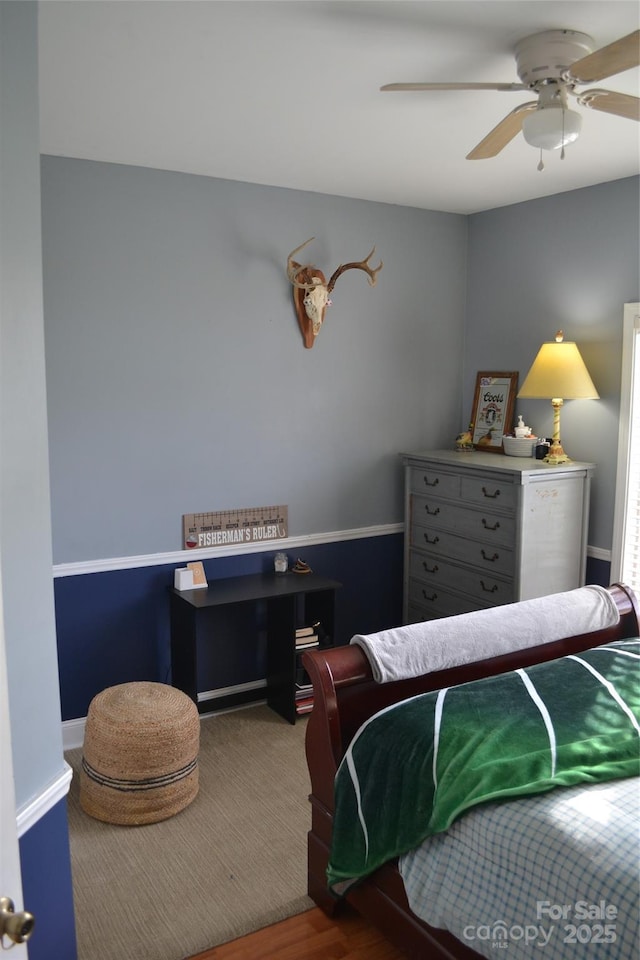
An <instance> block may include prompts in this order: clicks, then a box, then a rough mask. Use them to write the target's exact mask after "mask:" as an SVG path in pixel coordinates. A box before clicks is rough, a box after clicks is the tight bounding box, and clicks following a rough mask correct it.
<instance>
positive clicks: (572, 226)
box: [464, 156, 640, 550]
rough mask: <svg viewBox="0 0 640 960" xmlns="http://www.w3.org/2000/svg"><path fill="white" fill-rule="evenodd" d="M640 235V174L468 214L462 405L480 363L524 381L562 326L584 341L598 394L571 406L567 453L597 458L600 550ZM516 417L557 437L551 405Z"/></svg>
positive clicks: (563, 420) (639, 289) (522, 408)
mask: <svg viewBox="0 0 640 960" xmlns="http://www.w3.org/2000/svg"><path fill="white" fill-rule="evenodd" d="M564 162H565V163H570V162H571V161H570V157H569V156H567V159H566V160H565V161H564ZM537 175H538V174H537V173H536V172H535V171H533V173H532V176H537ZM542 176H544V174H542ZM639 234H640V178H638V177H632V178H630V179H625V180H616V181H613V182H611V183H603V184H600V185H599V186H596V187H589V188H586V189H582V190H573V191H571V192H569V193H561V194H556V196H552V197H546V198H544V199H541V200H533V201H529V202H527V203H520V204H515V205H513V206H509V207H502V208H500V209H498V210H491V211H489V212H487V213H482V214H475V215H473V216H471V217H470V218H469V286H468V294H469V300H468V307H467V322H466V350H465V375H464V406H465V409H468V410H469V411H470V410H471V404H472V401H473V394H472V390H473V383H474V380H475V373H476V371H477V370H517V371H519V374H520V383H522V381H523V380H524V378H525V376H526V374H527V373H528V371H529V368H530V366H531V364H532V362H533V360H534V358H535V356H536V353H537V352H538V349H539V348H540V345H541V344H542V343H543V342H544V341H545V340H553V338H554V336H555V333H556V331H557V330H559V329H561V330H563V331H564V335H565V340H575V341H576V343H577V344H578V347H579V349H580V352H581V354H582V357H583V359H584V361H585V364H586V365H587V368H588V370H589V372H590V373H591V376H592V379H593V381H594V383H595V385H596V388H597V390H598V393H599V394H600V398H601V399H600V400H573V401H567V402H566V403H565V404H564V406H563V408H562V412H561V417H560V428H561V435H562V441H563V443H564V445H565V450H566V452H567V453H568V454H569V456H570V457H572V458H573V459H574V460H586V461H590V462H593V463H595V464H596V471H595V474H594V480H593V484H592V504H591V522H590V528H589V544H590V545H591V546H592V547H598V548H601V549H603V550H610V549H611V540H612V530H613V507H614V498H615V483H616V466H617V450H618V422H619V413H620V364H621V359H622V317H623V310H624V307H623V305H624V303H628V302H635V301H638V300H640V296H639V294H640V278H639V271H640V243H639ZM517 413H522V414H523V416H524V418H525V422H526V423H528V424H530V425H531V426H532V427H533V429H534V430H535V431H536V432H537V433H538V434H540V435H541V436H551V434H552V432H553V411H552V408H551V403H550V402H549V401H546V400H526V401H524V400H523V401H518V402H517Z"/></svg>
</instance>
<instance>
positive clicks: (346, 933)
mask: <svg viewBox="0 0 640 960" xmlns="http://www.w3.org/2000/svg"><path fill="white" fill-rule="evenodd" d="M403 956H404V955H403V954H402V953H400V952H399V950H397V949H396V948H395V947H394V946H393V945H392V944H390V943H389V941H388V940H385V939H384V937H383V936H382V934H380V933H378V931H377V930H376V929H375V928H374V927H371V926H369V924H368V923H366V922H365V921H364V920H362V918H361V917H360V916H358V914H357V913H356V912H355V911H352V910H351V909H347V910H345V911H344V912H341V914H340V916H339V917H337V918H336V917H334V918H330V917H327V916H326V915H325V914H324V913H323V912H322V910H320V909H319V908H318V907H315V908H314V909H313V910H307V911H306V913H300V914H298V915H297V916H295V917H291V918H290V919H289V920H282V921H281V922H280V923H275V924H273V926H271V927H265V928H264V930H257V931H256V932H255V933H250V934H248V935H247V936H246V937H241V938H240V939H239V940H231V941H230V942H229V943H223V944H222V945H221V946H219V947H212V948H211V950H207V951H205V952H204V953H199V954H198V955H197V957H191V958H190V960H276V958H277V960H402V958H403Z"/></svg>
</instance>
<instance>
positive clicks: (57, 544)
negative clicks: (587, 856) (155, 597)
mask: <svg viewBox="0 0 640 960" xmlns="http://www.w3.org/2000/svg"><path fill="white" fill-rule="evenodd" d="M41 169H42V205H43V207H42V209H43V251H44V311H45V335H46V360H47V385H48V409H49V430H50V462H51V491H52V515H53V519H52V523H53V549H54V561H55V562H56V563H66V562H76V561H82V560H88V561H90V560H97V559H101V558H109V557H125V556H131V555H136V556H138V555H145V554H152V553H156V552H165V551H173V550H176V549H179V548H180V547H181V516H182V514H183V513H191V512H198V511H201V510H219V509H227V508H229V509H233V508H238V507H246V506H260V505H264V506H267V505H271V504H287V505H288V507H289V532H290V534H291V535H292V536H297V535H304V534H311V533H323V532H330V531H339V530H343V529H351V528H358V527H368V526H371V525H376V524H387V523H394V522H398V521H400V520H401V519H402V482H401V470H400V464H399V459H398V452H399V451H403V450H410V449H421V450H424V449H428V448H429V447H437V446H442V445H446V446H449V445H450V444H451V443H452V441H453V438H454V437H455V435H456V433H457V432H458V431H459V430H460V429H462V428H463V427H465V426H466V423H467V421H468V419H469V415H470V412H471V402H472V394H473V387H474V383H475V375H476V373H477V371H478V370H517V371H519V373H520V378H521V380H522V379H523V378H524V375H525V374H526V372H527V370H528V369H529V366H530V365H531V362H532V360H533V358H534V356H535V353H536V351H537V349H538V347H539V345H540V344H541V343H542V342H543V341H544V340H547V339H551V338H552V337H553V335H554V334H555V331H556V329H557V328H558V327H562V328H563V329H564V331H565V335H566V337H567V339H574V340H576V341H578V343H579V345H580V347H581V349H582V352H583V356H584V358H585V360H586V362H587V364H588V366H589V367H590V369H591V372H592V375H593V377H594V380H595V382H596V385H597V387H598V389H599V391H600V394H601V396H602V400H601V401H599V402H593V401H574V402H573V403H567V404H566V405H565V407H564V410H563V413H562V425H563V438H564V439H566V441H567V446H568V447H569V452H570V454H571V455H572V456H573V457H574V459H582V460H591V461H594V462H595V463H596V464H597V465H598V470H597V473H596V478H595V481H594V485H593V503H592V511H591V530H590V537H589V542H590V544H591V545H592V546H596V547H600V548H602V549H605V550H606V549H609V548H610V546H611V525H612V511H613V495H614V488H615V461H616V445H617V424H618V412H619V380H620V357H621V329H622V312H623V303H624V302H625V301H629V300H637V299H638V298H639V295H638V288H639V279H638V262H639V244H638V184H639V180H638V178H632V179H629V180H621V181H616V182H613V183H608V184H602V185H600V186H597V187H592V188H588V189H584V190H578V191H574V192H571V193H566V194H559V195H556V196H555V197H550V198H545V199H542V200H535V201H530V202H528V203H523V204H518V205H515V206H511V207H505V208H501V209H499V210H494V211H489V212H487V213H481V214H476V215H474V216H471V217H463V216H459V215H454V214H442V213H434V212H429V211H423V210H415V209H411V208H406V207H397V206H390V205H385V204H376V203H370V202H367V201H360V200H349V199H344V198H338V197H332V196H323V195H320V194H311V193H303V192H299V191H294V190H283V189H280V188H272V187H264V186H256V185H252V184H246V183H237V182H232V181H226V180H216V179H211V178H206V177H197V176H192V175H187V174H181V173H171V172H166V171H158V170H151V169H145V168H138V167H127V166H119V165H115V164H103V163H94V162H90V161H82V160H71V159H63V158H53V157H43V158H42V167H41ZM310 236H315V237H316V240H315V241H314V242H313V244H311V245H310V246H309V248H308V254H309V258H310V259H313V261H314V262H315V263H316V265H317V266H318V267H319V268H320V269H322V270H323V271H324V272H325V274H327V275H328V274H330V273H331V272H332V271H333V269H334V268H335V267H336V266H337V265H338V264H339V263H341V262H344V261H349V260H359V259H361V258H362V257H364V256H365V255H366V254H367V253H368V251H369V250H370V249H371V246H372V245H373V244H374V243H375V244H376V248H377V249H376V255H375V257H376V258H377V257H378V256H379V257H380V258H382V260H383V261H384V267H383V269H382V271H381V273H380V275H379V278H378V283H377V285H376V286H375V287H374V288H371V287H370V286H369V285H368V283H367V278H366V276H365V275H364V274H363V273H361V272H360V271H351V272H349V273H347V274H344V275H343V276H342V277H341V278H340V279H339V281H338V283H337V285H336V288H335V290H334V293H333V296H332V300H333V305H332V306H331V307H330V308H329V311H328V314H327V319H326V321H325V324H324V327H323V329H322V331H321V333H320V335H319V337H318V340H317V342H316V344H315V346H314V347H313V349H311V350H305V349H304V347H303V345H302V339H301V335H300V333H299V330H298V327H297V321H296V318H295V314H294V311H293V305H292V298H291V287H290V285H289V283H288V281H287V280H286V277H285V272H284V267H285V261H286V256H287V254H288V253H289V251H290V250H292V249H293V248H294V247H296V246H297V245H298V244H300V243H302V241H304V240H306V239H307V238H308V237H310ZM518 411H519V412H522V413H523V414H525V416H526V419H527V422H529V423H531V424H532V425H533V426H534V428H535V429H536V430H537V431H538V432H539V433H541V434H548V433H550V432H551V405H550V404H549V405H548V407H547V404H546V403H544V402H542V401H528V402H527V404H526V405H525V404H522V405H520V404H519V405H518Z"/></svg>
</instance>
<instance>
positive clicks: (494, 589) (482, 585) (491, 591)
mask: <svg viewBox="0 0 640 960" xmlns="http://www.w3.org/2000/svg"><path fill="white" fill-rule="evenodd" d="M480 586H481V587H482V589H483V590H484V592H485V593H495V592H496V590H497V589H498V584H497V583H494V585H493V586H492V587H485V585H484V580H481V581H480Z"/></svg>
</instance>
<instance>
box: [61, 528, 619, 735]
mask: <svg viewBox="0 0 640 960" xmlns="http://www.w3.org/2000/svg"><path fill="white" fill-rule="evenodd" d="M275 552H276V550H275V547H274V551H273V553H271V552H267V553H258V554H245V555H240V556H234V557H219V558H212V559H210V560H207V561H205V564H204V566H205V571H206V574H207V579H208V580H209V582H210V583H211V582H212V581H214V580H219V579H222V578H224V577H235V576H242V575H245V574H251V573H261V572H263V571H264V572H266V571H272V570H273V558H274V555H275ZM302 558H303V559H304V560H305V561H306V562H307V563H308V564H309V565H310V566H311V567H312V569H313V570H314V571H315V572H316V573H319V574H321V575H323V576H326V577H331V578H332V579H334V580H338V581H340V582H341V583H342V584H343V586H342V589H340V590H338V592H337V594H336V637H335V640H336V642H337V643H348V641H349V640H350V639H351V637H352V636H353V634H354V633H372V632H374V631H376V630H384V629H386V628H387V627H390V626H397V625H398V624H399V623H401V621H402V563H403V535H402V534H401V533H398V534H389V535H386V536H379V537H366V538H363V539H356V540H347V541H340V542H338V543H329V544H322V545H317V546H313V547H309V548H305V550H304V551H302ZM295 559H296V557H295V555H293V554H290V555H289V563H290V565H291V564H293V562H295ZM175 567H176V564H167V565H161V566H148V567H139V568H134V569H131V570H117V571H112V572H107V573H92V574H85V575H77V576H67V577H58V578H56V580H55V602H56V629H57V637H58V660H59V670H60V693H61V702H62V719H63V720H72V719H75V718H78V717H85V716H86V715H87V710H88V707H89V703H90V702H91V700H92V698H93V697H94V696H95V695H96V694H97V693H99V692H100V691H101V690H104V688H105V687H109V686H112V685H114V684H117V683H126V682H128V681H131V680H156V681H159V682H163V683H166V682H170V679H171V663H170V655H169V649H170V648H169V642H170V638H169V588H170V587H171V586H173V571H174V569H175ZM587 583H599V584H602V585H603V586H606V585H607V584H608V583H609V564H608V563H607V562H605V561H602V560H597V559H594V558H589V559H588V561H587ZM257 616H258V615H257V614H256V618H254V620H253V621H251V620H250V619H249V620H248V619H247V613H246V612H245V613H244V615H243V616H242V617H241V618H240V619H238V615H237V612H236V613H234V614H233V615H232V617H231V619H230V620H229V622H228V623H227V624H224V623H222V622H221V623H219V624H218V629H219V633H218V635H217V636H218V640H219V644H220V645H219V646H217V647H216V645H215V644H211V647H210V648H209V649H208V650H204V651H201V652H200V661H201V663H200V668H201V669H200V676H199V678H198V688H199V690H215V689H219V688H222V687H228V686H233V685H235V684H241V683H248V682H250V681H253V680H261V679H262V678H264V676H265V672H266V670H265V649H264V644H263V643H261V641H260V627H261V624H260V622H259V619H257Z"/></svg>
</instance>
